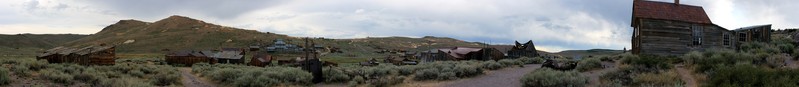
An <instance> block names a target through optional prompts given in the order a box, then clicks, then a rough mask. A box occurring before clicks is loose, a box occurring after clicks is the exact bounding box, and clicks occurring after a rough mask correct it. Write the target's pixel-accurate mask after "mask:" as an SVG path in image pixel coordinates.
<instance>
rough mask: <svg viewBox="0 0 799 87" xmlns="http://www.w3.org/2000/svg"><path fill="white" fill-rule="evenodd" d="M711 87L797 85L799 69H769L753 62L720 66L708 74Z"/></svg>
mask: <svg viewBox="0 0 799 87" xmlns="http://www.w3.org/2000/svg"><path fill="white" fill-rule="evenodd" d="M708 75H709V78H710V80H709V81H708V82H707V85H708V86H711V87H797V86H799V85H797V84H799V77H797V76H799V70H796V69H777V70H774V69H768V68H760V67H756V66H755V65H751V64H736V65H734V66H729V67H718V68H716V69H715V70H714V73H711V74H708Z"/></svg>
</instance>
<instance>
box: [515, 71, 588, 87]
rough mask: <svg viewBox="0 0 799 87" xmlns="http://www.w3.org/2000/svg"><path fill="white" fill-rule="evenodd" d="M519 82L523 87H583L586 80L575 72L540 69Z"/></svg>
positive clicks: (526, 75)
mask: <svg viewBox="0 0 799 87" xmlns="http://www.w3.org/2000/svg"><path fill="white" fill-rule="evenodd" d="M520 81H521V82H522V84H523V86H524V87H583V86H585V84H586V83H587V82H588V79H587V78H586V77H585V76H582V75H580V73H578V72H575V71H557V70H552V69H549V68H541V69H538V70H536V71H533V72H530V73H527V74H525V75H524V77H522V78H521V80H520Z"/></svg>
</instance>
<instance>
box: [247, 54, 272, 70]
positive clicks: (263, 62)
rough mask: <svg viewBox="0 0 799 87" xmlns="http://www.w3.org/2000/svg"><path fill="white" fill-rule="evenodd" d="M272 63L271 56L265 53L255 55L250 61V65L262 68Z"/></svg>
mask: <svg viewBox="0 0 799 87" xmlns="http://www.w3.org/2000/svg"><path fill="white" fill-rule="evenodd" d="M271 63H272V55H269V54H267V53H255V54H254V55H253V56H252V59H250V65H252V66H259V67H264V66H267V65H269V64H271Z"/></svg>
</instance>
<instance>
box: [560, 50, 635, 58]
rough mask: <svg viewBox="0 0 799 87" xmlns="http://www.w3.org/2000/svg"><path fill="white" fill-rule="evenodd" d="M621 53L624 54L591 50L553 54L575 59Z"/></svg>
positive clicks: (620, 51)
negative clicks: (577, 57) (576, 57)
mask: <svg viewBox="0 0 799 87" xmlns="http://www.w3.org/2000/svg"><path fill="white" fill-rule="evenodd" d="M620 53H622V50H610V49H590V50H565V51H561V52H557V53H553V54H556V55H561V56H564V57H575V56H581V57H588V56H606V55H616V54H620Z"/></svg>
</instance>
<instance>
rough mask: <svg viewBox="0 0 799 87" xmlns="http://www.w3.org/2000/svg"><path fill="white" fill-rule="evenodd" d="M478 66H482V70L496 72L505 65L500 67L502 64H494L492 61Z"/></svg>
mask: <svg viewBox="0 0 799 87" xmlns="http://www.w3.org/2000/svg"><path fill="white" fill-rule="evenodd" d="M480 65H481V66H482V68H484V69H489V70H497V69H500V68H502V67H504V66H505V65H502V64H500V63H497V62H494V61H485V62H483V63H482V64H480Z"/></svg>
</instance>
